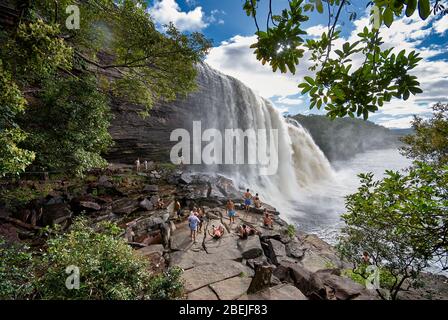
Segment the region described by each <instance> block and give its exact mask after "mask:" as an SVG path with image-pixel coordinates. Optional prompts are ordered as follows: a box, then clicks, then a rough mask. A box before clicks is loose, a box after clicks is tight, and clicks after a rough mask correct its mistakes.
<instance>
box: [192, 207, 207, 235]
mask: <svg viewBox="0 0 448 320" xmlns="http://www.w3.org/2000/svg"><path fill="white" fill-rule="evenodd" d="M204 215H205V212H204V210H203V209H202V208H198V207H193V209H192V210H191V211H190V216H189V217H188V225H189V227H190V237H191V241H193V242H196V235H197V233H201V232H202V226H203V224H204Z"/></svg>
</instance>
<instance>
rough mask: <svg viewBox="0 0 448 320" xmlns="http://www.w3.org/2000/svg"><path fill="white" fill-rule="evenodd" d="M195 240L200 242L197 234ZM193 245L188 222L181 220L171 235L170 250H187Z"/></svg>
mask: <svg viewBox="0 0 448 320" xmlns="http://www.w3.org/2000/svg"><path fill="white" fill-rule="evenodd" d="M196 241H198V243H199V242H202V237H201V235H199V236H198V237H197V239H196ZM192 246H193V242H192V241H191V238H190V228H189V227H188V222H186V221H185V222H182V223H180V224H177V225H176V231H175V232H174V233H173V234H172V235H171V250H188V249H190V248H191V247H192Z"/></svg>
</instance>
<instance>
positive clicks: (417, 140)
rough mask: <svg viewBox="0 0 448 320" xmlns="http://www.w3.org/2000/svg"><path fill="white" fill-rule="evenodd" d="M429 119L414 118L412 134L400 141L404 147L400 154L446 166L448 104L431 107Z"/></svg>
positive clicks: (447, 152) (447, 153)
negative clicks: (431, 112)
mask: <svg viewBox="0 0 448 320" xmlns="http://www.w3.org/2000/svg"><path fill="white" fill-rule="evenodd" d="M432 110H433V115H432V117H431V118H430V119H427V120H425V119H423V118H421V117H418V116H414V121H413V122H412V128H413V129H414V134H413V135H409V136H405V137H403V138H402V139H401V140H402V141H403V142H404V143H405V145H404V146H403V147H402V148H401V152H402V154H404V155H405V156H407V157H409V158H413V159H416V160H419V161H424V162H426V163H431V164H433V165H436V166H439V165H447V164H448V104H442V103H437V104H435V105H434V106H433V107H432Z"/></svg>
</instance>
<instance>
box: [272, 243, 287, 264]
mask: <svg viewBox="0 0 448 320" xmlns="http://www.w3.org/2000/svg"><path fill="white" fill-rule="evenodd" d="M267 243H268V245H269V258H270V259H271V261H272V262H273V263H274V264H278V261H279V260H280V259H281V258H283V257H286V248H285V245H284V244H283V243H281V242H280V241H278V240H275V239H269V240H268V241H267Z"/></svg>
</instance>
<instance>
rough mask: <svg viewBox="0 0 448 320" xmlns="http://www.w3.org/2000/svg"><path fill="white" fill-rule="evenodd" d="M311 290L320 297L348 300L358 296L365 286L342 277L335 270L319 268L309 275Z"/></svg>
mask: <svg viewBox="0 0 448 320" xmlns="http://www.w3.org/2000/svg"><path fill="white" fill-rule="evenodd" d="M311 284H312V286H313V287H314V288H313V291H314V293H316V294H317V295H318V296H320V298H321V299H327V300H331V299H336V300H348V299H353V298H356V297H358V296H360V295H361V294H362V293H363V292H364V291H365V287H364V286H363V285H360V284H359V283H356V282H354V281H353V280H351V279H349V278H347V277H342V276H340V275H339V274H338V272H337V271H335V270H321V271H319V272H316V273H314V274H313V275H312V277H311Z"/></svg>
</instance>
